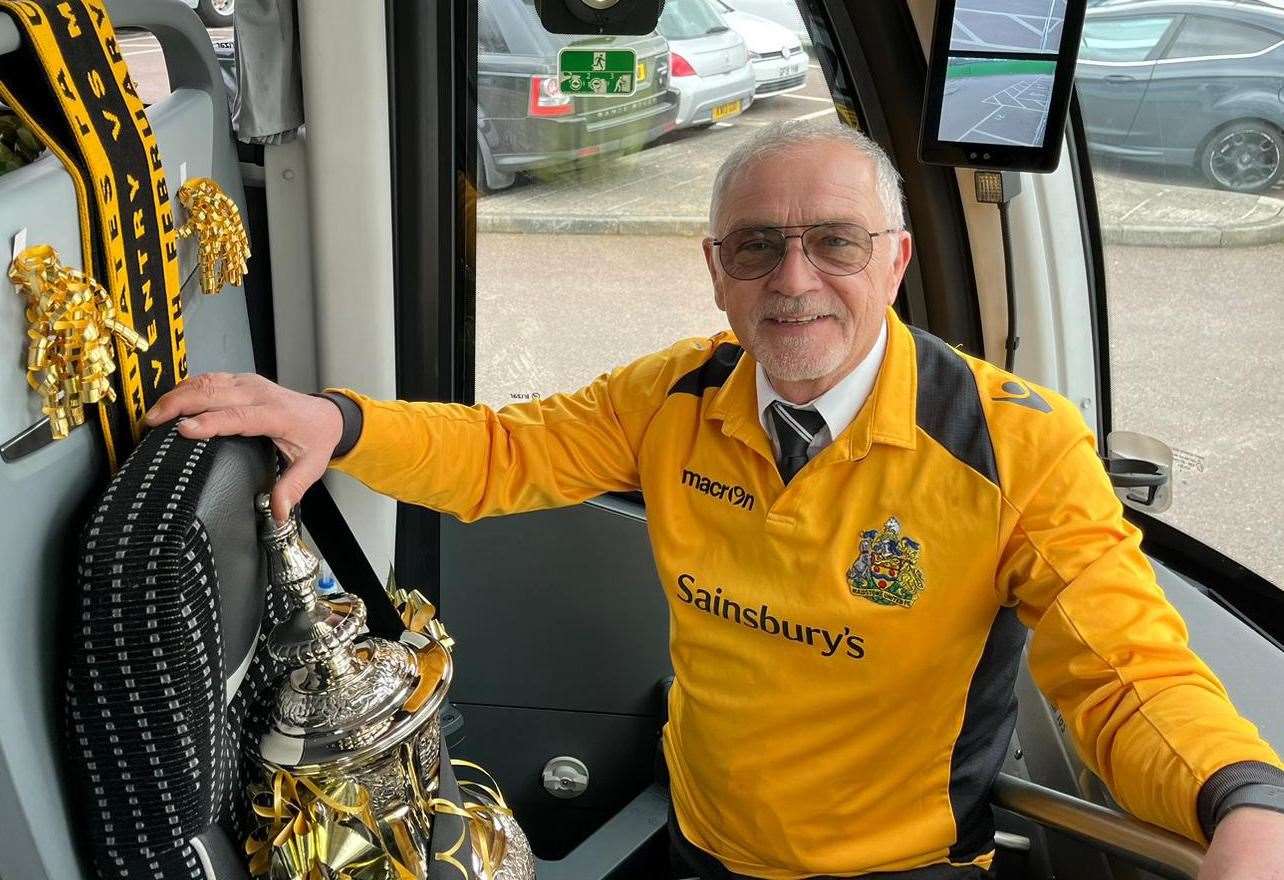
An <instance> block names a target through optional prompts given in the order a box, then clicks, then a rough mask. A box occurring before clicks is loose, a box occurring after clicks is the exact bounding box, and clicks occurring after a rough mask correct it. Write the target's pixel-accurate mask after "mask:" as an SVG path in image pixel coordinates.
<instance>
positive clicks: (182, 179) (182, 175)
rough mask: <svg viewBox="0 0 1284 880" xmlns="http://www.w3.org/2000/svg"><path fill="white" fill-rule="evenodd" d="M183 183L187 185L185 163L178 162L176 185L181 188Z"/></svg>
mask: <svg viewBox="0 0 1284 880" xmlns="http://www.w3.org/2000/svg"><path fill="white" fill-rule="evenodd" d="M185 183H187V163H186V162H179V163H178V185H179V186H182V185H183V184H185Z"/></svg>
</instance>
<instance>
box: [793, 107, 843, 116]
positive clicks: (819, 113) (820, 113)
mask: <svg viewBox="0 0 1284 880" xmlns="http://www.w3.org/2000/svg"><path fill="white" fill-rule="evenodd" d="M837 112H838V111H837V110H835V109H834V108H833V107H826V108H825V109H824V110H817V111H816V112H815V113H804V114H803V115H802V116H795V117H794V119H815V118H816V117H818V116H826V115H828V114H830V113H835V114H836V113H837Z"/></svg>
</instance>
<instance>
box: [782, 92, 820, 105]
mask: <svg viewBox="0 0 1284 880" xmlns="http://www.w3.org/2000/svg"><path fill="white" fill-rule="evenodd" d="M776 97H778V98H793V99H794V100H795V101H819V102H820V103H822V104H832V103H833V99H832V98H817V97H816V96H815V95H791V94H784V95H777V96H776Z"/></svg>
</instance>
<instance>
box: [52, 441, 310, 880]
mask: <svg viewBox="0 0 1284 880" xmlns="http://www.w3.org/2000/svg"><path fill="white" fill-rule="evenodd" d="M271 465H272V457H271V451H270V447H268V446H267V444H266V443H264V442H262V441H249V440H240V439H235V440H213V441H199V442H198V441H192V440H187V439H185V438H183V437H182V436H180V435H179V434H178V432H177V430H176V429H175V428H174V427H173V426H172V425H170V426H166V427H164V428H158V429H156V430H154V431H152V432H151V433H150V434H149V435H148V436H147V437H145V438H144V440H143V442H142V444H141V445H140V446H139V448H138V449H137V450H135V451H134V453H133V454H132V455H131V456H130V458H129V459H128V461H127V463H126V464H125V466H124V467H123V468H121V470H120V472H119V473H118V474H117V475H116V477H115V478H114V479H113V480H112V482H111V484H110V486H109V487H108V489H107V491H106V493H105V494H104V495H103V497H102V500H101V501H100V502H99V503H98V505H97V506H96V507H95V509H94V510H93V512H92V513H91V514H90V516H89V519H88V521H87V523H86V525H85V528H84V531H83V533H82V535H81V539H80V565H79V567H78V571H77V577H76V587H75V593H74V596H73V603H72V607H73V608H74V609H75V611H74V613H68V614H67V615H66V616H65V618H64V623H63V626H64V627H65V629H66V630H68V631H69V632H70V633H71V634H72V638H71V639H70V640H69V644H68V646H67V651H66V656H67V677H66V697H65V699H66V725H67V726H66V735H67V749H66V755H65V757H66V764H65V766H66V776H67V779H68V781H69V783H70V785H71V788H72V791H73V793H74V801H73V803H74V804H75V810H74V812H75V814H76V820H77V821H76V827H77V828H78V829H79V830H80V832H81V837H82V840H84V841H85V842H86V843H87V844H88V849H89V851H90V852H91V853H92V857H93V863H94V866H95V869H96V873H97V875H98V876H99V877H102V878H111V880H116V878H122V880H123V878H139V877H148V878H150V877H155V878H157V880H160V878H167V880H168V878H181V877H191V878H205V877H217V878H218V880H229V878H232V877H237V878H239V877H243V876H245V873H244V868H242V867H241V866H240V864H238V862H239V861H240V860H234V862H233V864H232V865H229V866H226V867H225V868H223V869H222V870H221V871H215V870H214V868H213V865H212V864H211V863H210V858H209V850H210V849H211V848H213V849H215V850H227V849H232V850H234V847H233V846H230V845H227V841H228V840H229V839H230V840H231V841H240V840H243V839H244V837H245V832H246V823H245V810H244V792H245V790H246V785H247V783H248V782H249V781H250V780H251V778H252V775H253V773H254V768H253V767H251V766H249V765H248V763H247V762H246V761H245V760H244V759H243V754H244V753H245V747H246V745H248V744H247V743H245V742H243V738H244V736H246V735H248V736H251V737H252V736H253V735H254V733H253V732H254V731H257V730H260V729H261V725H262V718H261V717H260V714H261V712H262V711H263V707H264V705H265V696H266V694H267V691H268V690H269V689H270V687H271V685H272V683H273V682H274V681H275V680H276V678H277V677H279V675H280V674H281V673H282V672H283V670H282V669H281V668H280V664H278V663H277V662H276V661H274V660H271V659H270V658H269V657H268V656H267V652H266V651H265V650H263V649H262V643H263V637H264V634H265V633H266V632H267V631H269V630H270V627H271V625H272V624H275V623H276V622H277V621H279V620H280V619H282V617H284V614H285V610H286V604H285V598H284V596H283V595H282V594H281V592H280V591H279V590H278V591H271V590H267V589H266V586H267V577H266V572H265V569H264V566H263V565H262V564H261V561H260V554H259V551H258V543H257V540H256V534H255V513H254V495H255V494H256V493H257V492H260V491H264V490H265V489H267V488H269V487H270V486H271V481H272V467H271ZM260 621H262V622H263V626H261V627H260V625H259V624H260ZM246 731H249V733H248V734H246ZM229 871H230V872H231V873H229Z"/></svg>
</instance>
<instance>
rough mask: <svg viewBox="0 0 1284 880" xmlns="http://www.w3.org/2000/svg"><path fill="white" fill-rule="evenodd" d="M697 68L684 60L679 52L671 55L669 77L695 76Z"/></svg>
mask: <svg viewBox="0 0 1284 880" xmlns="http://www.w3.org/2000/svg"><path fill="white" fill-rule="evenodd" d="M695 75H696V72H695V68H694V67H692V66H691V62H690V61H688V60H687V59H685V58H683V57H682V56H681V55H679V54H678V53H677V52H670V53H669V76H695Z"/></svg>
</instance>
